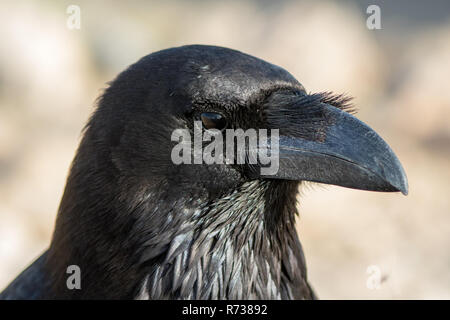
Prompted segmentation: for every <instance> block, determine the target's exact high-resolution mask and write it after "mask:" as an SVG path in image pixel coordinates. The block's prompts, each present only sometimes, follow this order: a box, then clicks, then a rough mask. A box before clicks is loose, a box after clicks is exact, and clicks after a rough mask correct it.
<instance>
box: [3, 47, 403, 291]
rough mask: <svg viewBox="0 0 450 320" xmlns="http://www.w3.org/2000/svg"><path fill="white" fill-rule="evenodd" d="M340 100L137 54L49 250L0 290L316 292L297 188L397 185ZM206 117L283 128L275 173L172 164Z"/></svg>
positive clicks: (78, 162)
mask: <svg viewBox="0 0 450 320" xmlns="http://www.w3.org/2000/svg"><path fill="white" fill-rule="evenodd" d="M348 108H349V106H348V99H346V98H345V97H342V96H335V95H332V94H328V93H323V94H308V93H307V92H306V91H305V89H304V88H303V86H302V85H301V84H300V83H299V82H298V81H297V80H295V79H294V78H293V77H292V76H291V75H290V74H289V73H288V72H286V71H285V70H283V69H281V68H280V67H277V66H275V65H272V64H269V63H267V62H264V61H262V60H259V59H257V58H254V57H252V56H249V55H246V54H243V53H241V52H238V51H234V50H230V49H226V48H221V47H213V46H199V45H196V46H184V47H179V48H172V49H168V50H163V51H160V52H156V53H153V54H150V55H148V56H146V57H144V58H142V59H141V60H139V61H138V62H137V63H135V64H134V65H132V66H130V67H129V68H128V69H127V70H125V71H124V72H123V73H121V74H120V75H119V76H118V77H117V78H116V79H115V80H114V81H113V82H112V83H111V85H110V86H109V87H108V88H107V89H106V90H105V92H104V94H103V95H102V96H101V97H100V99H99V101H98V107H97V109H96V111H95V112H94V113H93V115H92V117H91V119H90V120H89V122H88V124H87V126H86V128H85V130H84V137H83V139H82V141H81V143H80V146H79V149H78V151H77V154H76V156H75V159H74V161H73V164H72V167H71V171H70V175H69V177H68V180H67V184H66V188H65V192H64V195H63V198H62V200H61V204H60V208H59V211H58V217H57V221H56V226H55V231H54V235H53V239H52V242H51V245H50V247H49V249H48V250H47V251H46V252H45V253H44V254H43V255H42V256H41V257H40V258H39V259H38V260H37V261H36V262H35V263H34V264H32V265H31V266H30V267H29V268H28V269H27V270H26V271H24V272H23V273H22V274H21V275H19V276H18V278H17V279H16V280H14V281H13V282H12V283H11V284H10V285H9V287H7V288H6V289H5V291H3V293H1V294H0V298H3V299H48V298H58V299H80V298H84V299H88V298H96V299H312V298H314V293H313V291H312V290H311V288H310V286H309V284H308V281H307V275H306V265H305V259H304V257H303V252H302V248H301V245H300V242H299V240H298V236H297V233H296V229H295V218H296V214H297V213H296V198H297V190H298V185H299V183H301V181H302V180H311V181H317V182H324V183H332V184H338V185H342V186H347V187H352V188H359V189H366V190H378V191H402V192H404V193H406V192H407V184H406V177H405V175H404V172H403V170H402V168H401V165H400V164H399V162H398V160H397V158H396V157H395V155H394V154H393V153H392V151H391V150H390V149H389V147H388V146H387V145H386V144H385V143H384V141H382V140H381V138H379V137H378V136H377V135H376V134H375V133H374V132H373V131H371V129H370V128H368V127H367V126H365V125H363V124H362V123H361V122H359V121H358V120H356V118H354V117H353V116H351V115H350V114H349V113H347V112H346V111H348ZM204 112H210V113H219V114H221V115H222V116H224V117H225V118H226V121H227V125H228V127H229V128H242V129H248V128H277V129H280V136H281V137H282V139H281V140H280V170H279V174H277V175H276V176H274V177H264V176H259V175H258V172H257V169H258V165H245V164H244V165H238V164H233V165H230V164H213V165H206V164H202V165H175V164H174V163H172V161H171V158H170V155H171V149H172V147H173V143H172V142H171V141H170V137H171V132H172V131H173V130H175V129H177V128H188V129H189V130H192V123H193V121H194V120H195V119H197V120H199V119H200V118H201V117H200V115H201V114H202V113H204ZM341 132H342V134H341ZM368 133H369V134H368ZM347 140H348V142H346V141H347ZM359 147H360V148H361V149H358V148H359ZM69 265H78V266H79V267H80V269H81V276H82V277H81V285H82V287H81V289H80V290H76V289H75V290H69V289H68V288H67V286H66V279H67V276H68V275H67V273H66V269H67V267H68V266H69Z"/></svg>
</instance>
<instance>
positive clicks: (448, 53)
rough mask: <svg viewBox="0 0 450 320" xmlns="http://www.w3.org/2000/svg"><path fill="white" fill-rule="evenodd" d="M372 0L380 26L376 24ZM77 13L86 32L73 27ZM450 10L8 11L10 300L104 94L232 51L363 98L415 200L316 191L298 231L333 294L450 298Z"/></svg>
mask: <svg viewBox="0 0 450 320" xmlns="http://www.w3.org/2000/svg"><path fill="white" fill-rule="evenodd" d="M371 4H376V5H378V6H379V8H380V12H381V15H380V17H381V29H379V30H369V29H368V28H367V25H366V20H367V19H368V17H369V16H370V14H367V13H366V10H367V7H368V6H369V5H371ZM70 5H77V6H79V8H80V18H81V20H80V22H81V23H80V29H76V28H75V29H70V28H68V27H67V22H68V19H70V16H71V14H70V13H67V9H68V7H69V6H70ZM449 17H450V2H448V1H444V0H442V1H433V2H425V1H423V2H422V1H414V2H412V1H395V2H394V1H339V2H334V1H320V2H317V1H316V2H313V1H276V2H274V1H269V0H266V1H173V0H172V1H127V2H126V3H125V2H124V1H122V2H119V1H43V0H40V1H31V0H29V1H17V0H14V1H12V0H10V1H9V0H2V1H1V2H0V290H1V289H2V288H3V287H5V286H6V285H7V284H8V283H9V281H10V280H12V279H13V278H14V277H15V276H16V275H17V274H18V273H19V272H20V271H21V270H22V269H23V268H24V267H26V266H27V265H28V264H29V263H30V262H31V261H32V260H33V259H34V258H35V257H37V256H38V255H40V254H41V253H42V252H43V251H44V250H45V249H46V248H47V246H48V244H49V242H50V238H51V234H52V230H53V225H54V220H55V215H56V211H57V208H58V204H59V201H60V198H61V195H62V192H63V189H64V184H65V179H66V177H67V173H68V169H69V166H70V163H71V160H72V158H73V156H74V153H75V150H76V148H77V145H78V143H79V141H80V137H81V136H80V133H81V129H82V128H83V125H84V124H85V122H86V120H87V119H88V117H89V115H90V113H91V112H92V111H93V109H94V106H95V99H96V97H97V96H98V95H99V94H100V93H101V92H102V89H103V88H105V87H106V83H107V82H108V81H110V80H112V79H113V78H114V77H115V76H116V75H117V74H118V73H119V72H121V71H122V70H123V69H124V68H126V67H127V66H128V65H130V64H131V63H133V62H135V61H136V60H138V59H139V58H140V57H142V56H144V55H147V54H149V53H151V52H153V51H157V50H161V49H164V48H167V47H172V46H179V45H184V44H193V43H198V44H214V45H220V46H226V47H231V48H234V49H237V50H240V51H243V52H246V53H249V54H251V55H254V56H257V57H259V58H262V59H264V60H267V61H269V62H272V63H274V64H277V65H280V66H282V67H284V68H285V69H287V70H288V71H289V72H291V73H292V74H293V75H294V76H295V77H296V78H297V79H298V80H299V81H300V82H302V84H303V85H304V86H305V88H306V89H307V90H308V91H311V92H317V91H329V90H331V91H335V92H337V93H347V94H349V95H351V96H353V97H355V100H354V102H355V104H356V106H357V107H358V109H359V112H358V114H357V116H358V118H360V119H361V120H363V121H364V122H366V123H367V124H369V125H370V126H371V127H372V128H374V129H375V130H376V131H377V132H378V133H379V134H380V135H381V136H382V137H383V138H384V139H385V140H386V141H387V142H388V143H389V144H390V146H391V147H392V149H393V150H394V151H395V152H396V154H397V155H398V157H399V158H400V160H401V162H402V164H403V166H404V168H405V170H406V173H407V175H408V178H409V185H410V194H409V195H408V196H407V197H405V196H403V195H401V194H384V193H374V192H364V191H356V190H350V189H344V188H340V187H331V186H320V185H317V184H315V185H312V184H308V185H307V186H305V187H302V190H301V197H300V198H299V210H300V217H299V219H298V232H299V235H300V239H301V241H302V244H303V246H304V250H305V255H306V260H307V264H308V268H309V279H310V282H311V283H312V285H313V287H314V288H315V290H316V291H317V293H318V296H319V297H320V298H322V299H379V298H385V299H402V298H405V299H445V298H446V299H449V298H450V200H449V199H450V184H449V181H450V85H449V75H450V41H449V40H450V19H449Z"/></svg>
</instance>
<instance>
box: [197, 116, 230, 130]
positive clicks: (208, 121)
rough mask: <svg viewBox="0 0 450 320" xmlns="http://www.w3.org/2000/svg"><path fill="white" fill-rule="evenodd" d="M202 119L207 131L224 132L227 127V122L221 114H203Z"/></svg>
mask: <svg viewBox="0 0 450 320" xmlns="http://www.w3.org/2000/svg"><path fill="white" fill-rule="evenodd" d="M200 117H201V119H202V122H203V126H204V127H205V128H206V129H218V130H223V129H225V127H226V126H227V120H226V119H225V117H224V116H222V115H221V114H220V113H214V112H203V113H202V114H201V116H200Z"/></svg>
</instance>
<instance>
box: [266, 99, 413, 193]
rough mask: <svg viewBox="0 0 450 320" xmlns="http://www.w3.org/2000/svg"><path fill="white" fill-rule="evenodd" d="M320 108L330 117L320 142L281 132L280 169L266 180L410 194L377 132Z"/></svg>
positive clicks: (331, 109)
mask: <svg viewBox="0 0 450 320" xmlns="http://www.w3.org/2000/svg"><path fill="white" fill-rule="evenodd" d="M320 108H321V109H322V110H321V112H322V114H324V115H325V116H326V118H327V124H326V125H324V126H323V129H322V131H323V132H322V133H323V134H322V138H321V139H305V138H302V137H299V136H295V135H292V134H288V135H287V134H283V130H281V129H282V128H280V137H279V169H278V172H277V173H275V174H274V175H267V176H263V177H264V178H267V179H286V180H307V181H314V182H320V183H326V184H333V185H338V186H343V187H348V188H354V189H361V190H372V191H387V192H396V191H401V192H402V193H403V194H404V195H407V194H408V181H407V178H406V174H405V171H404V170H403V168H402V165H401V164H400V161H399V160H398V159H397V157H396V156H395V154H394V152H393V151H392V150H391V148H390V147H389V146H388V145H387V143H386V142H385V141H384V140H383V139H382V138H381V137H380V136H379V135H378V134H377V133H376V132H375V131H373V130H372V129H371V128H370V127H369V126H367V125H366V124H364V123H363V122H361V121H359V120H358V119H357V118H355V117H354V116H352V115H351V114H349V113H347V112H345V111H342V110H340V109H338V108H336V107H333V106H331V105H328V104H325V103H322V104H320ZM290 125H293V124H292V123H291V124H290Z"/></svg>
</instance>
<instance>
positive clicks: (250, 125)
mask: <svg viewBox="0 0 450 320" xmlns="http://www.w3.org/2000/svg"><path fill="white" fill-rule="evenodd" d="M113 93H114V94H113ZM347 104H348V99H346V98H345V97H342V96H334V95H331V94H307V93H306V91H305V89H304V88H303V86H302V85H301V84H300V83H299V82H298V81H297V80H296V79H294V78H293V77H292V76H291V75H290V74H289V73H288V72H286V71H285V70H283V69H281V68H279V67H277V66H274V65H272V64H269V63H266V62H264V61H262V60H259V59H257V58H254V57H251V56H248V55H246V54H243V53H240V52H237V51H233V50H230V49H225V48H220V47H209V46H186V47H180V48H174V49H169V50H164V51H160V52H157V53H154V54H151V55H149V56H147V57H145V58H143V59H141V60H140V61H139V62H137V63H136V64H135V65H133V66H131V67H130V68H129V69H128V70H126V71H125V72H123V73H122V74H121V75H119V77H118V78H117V79H116V80H115V81H114V82H113V83H112V85H111V87H110V88H109V89H107V91H106V92H105V94H104V96H103V97H102V99H101V101H100V104H99V110H102V109H103V110H104V111H103V112H99V111H97V113H96V114H95V115H94V117H93V118H92V120H91V123H90V126H91V127H92V130H94V131H96V132H97V133H98V134H99V135H103V137H106V138H105V139H106V140H107V143H108V144H109V145H110V148H111V150H112V151H111V158H112V162H113V163H114V165H115V167H116V168H117V169H118V171H119V172H120V173H121V174H122V175H126V176H132V177H139V178H140V179H145V180H146V181H149V183H153V184H155V185H160V186H162V185H170V186H172V187H173V186H174V185H176V186H177V187H178V188H179V190H180V191H182V192H184V193H186V194H191V195H192V193H196V192H200V193H206V194H210V195H213V196H215V195H217V194H223V193H226V192H228V191H230V190H232V189H233V188H235V187H237V186H239V185H240V184H242V183H245V182H247V181H250V180H256V179H261V180H263V179H270V180H272V181H279V180H296V181H302V180H307V181H314V182H320V183H326V184H334V185H340V186H344V187H350V188H356V189H364V190H374V191H401V192H403V193H404V194H406V193H407V192H408V186H407V180H406V176H405V173H404V171H403V168H402V166H401V164H400V162H399V161H398V159H397V157H396V156H395V154H394V153H393V152H392V150H391V149H390V148H389V146H388V145H387V144H386V143H385V142H384V141H383V140H382V138H381V137H380V136H379V135H378V134H377V133H375V132H374V131H373V130H372V129H371V128H369V127H368V126H367V125H365V124H364V123H362V122H361V121H359V120H358V119H356V118H355V117H354V116H353V115H351V114H350V113H349V112H347V110H346V109H347ZM100 114H102V115H105V114H108V116H103V117H102V118H100V116H99V115H100ZM96 117H97V118H96ZM105 122H109V125H108V124H107V123H105ZM111 124H114V125H111ZM104 128H112V129H111V131H107V132H105V130H104ZM237 129H242V131H244V139H243V140H241V141H238V140H239V139H238V138H236V130H237ZM102 130H103V131H102ZM264 130H266V131H264ZM241 133H242V132H241ZM253 133H255V134H256V141H257V145H256V147H255V146H252V145H251V138H248V137H247V138H245V134H253ZM264 133H265V136H264ZM233 134H234V135H235V136H234V137H233ZM230 137H231V138H230ZM228 138H229V139H228ZM266 138H267V139H266ZM231 142H233V145H232V146H230V143H231ZM264 142H267V144H264ZM239 143H240V144H239ZM208 146H209V149H208ZM265 146H269V147H270V148H271V150H270V152H269V153H266V154H265V155H266V156H267V157H266V158H263V157H262V156H263V155H264V154H263V153H261V154H259V153H258V151H256V153H255V150H262V149H263V147H265ZM227 148H229V150H228V149H227ZM227 151H229V153H227ZM252 152H253V153H252ZM205 155H210V158H208V159H209V160H208V159H207V157H205ZM220 155H221V156H220ZM242 155H243V157H242V158H239V157H240V156H242ZM259 155H261V157H259ZM269 155H270V156H269ZM252 156H253V157H254V158H252ZM239 159H241V160H242V161H239ZM263 160H264V161H265V162H264V161H263ZM267 161H269V162H267ZM263 162H264V163H263ZM268 168H272V169H273V170H267V169H268Z"/></svg>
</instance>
